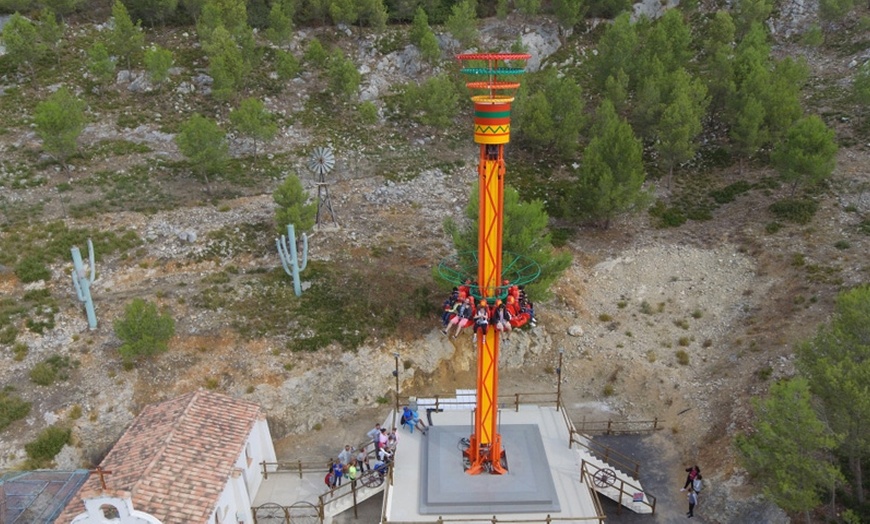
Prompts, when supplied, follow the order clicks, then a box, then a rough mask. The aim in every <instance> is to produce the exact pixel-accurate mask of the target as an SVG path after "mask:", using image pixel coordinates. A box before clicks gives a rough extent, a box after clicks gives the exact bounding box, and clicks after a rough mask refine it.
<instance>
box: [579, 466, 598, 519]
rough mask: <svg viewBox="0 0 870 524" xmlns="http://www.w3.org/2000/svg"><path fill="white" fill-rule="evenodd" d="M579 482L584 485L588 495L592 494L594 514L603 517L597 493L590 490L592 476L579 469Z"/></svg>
mask: <svg viewBox="0 0 870 524" xmlns="http://www.w3.org/2000/svg"><path fill="white" fill-rule="evenodd" d="M580 482H581V483H583V484H586V488H587V489H588V490H589V493H592V505H593V506H595V512H596V513H598V514H599V515H604V508H603V507H602V506H601V499H599V498H598V492H597V491H595V490H594V489H592V486H593V482H592V475H591V474H590V473H589V472H588V471H587V470H586V468H584V467H583V465H582V463H581V467H580Z"/></svg>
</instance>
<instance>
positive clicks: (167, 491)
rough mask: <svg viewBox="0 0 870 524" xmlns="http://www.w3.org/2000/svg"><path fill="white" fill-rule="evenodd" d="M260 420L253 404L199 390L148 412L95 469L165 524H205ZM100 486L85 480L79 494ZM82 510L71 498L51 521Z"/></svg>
mask: <svg viewBox="0 0 870 524" xmlns="http://www.w3.org/2000/svg"><path fill="white" fill-rule="evenodd" d="M259 415H260V407H259V406H257V405H256V404H253V403H251V402H247V401H243V400H237V399H234V398H232V397H228V396H226V395H221V394H219V393H215V392H212V391H208V390H203V389H201V390H199V391H195V392H192V393H188V394H186V395H182V396H180V397H177V398H174V399H171V400H167V401H164V402H160V403H158V404H152V405H150V406H147V407H146V408H145V409H144V410H142V413H140V414H139V416H138V417H136V419H135V420H133V423H132V424H131V425H130V427H129V428H128V429H127V431H126V432H124V434H123V435H122V436H121V438H120V439H119V440H118V442H117V443H116V444H115V446H114V447H113V448H112V451H110V452H109V454H108V455H107V456H106V458H105V459H104V460H103V462H102V463H101V464H100V465H101V466H102V467H103V469H105V470H109V471H112V472H113V473H112V474H111V475H107V476H106V484H107V485H108V486H109V488H111V489H122V490H126V491H129V492H131V493H132V494H133V507H134V508H135V509H137V510H140V511H145V512H147V513H150V514H151V515H153V516H155V517H156V518H158V519H160V520H161V521H162V522H163V523H164V524H197V523H203V524H206V523H207V522H208V518H209V516H211V512H212V511H213V510H214V507H215V505H216V504H217V501H218V498H219V497H220V493H221V491H223V488H224V485H225V484H226V482H227V479H228V478H229V477H230V475H231V473H232V471H233V467H234V465H235V462H236V459H237V458H238V457H239V455H240V454H241V453H242V451H243V450H244V446H245V442H246V440H247V438H248V435H249V434H250V432H251V429H252V427H253V425H254V423H255V422H256V421H257V418H258V417H259ZM99 487H100V481H99V477H97V476H96V475H91V478H89V479H88V481H87V482H86V483H85V485H84V486H83V487H82V490H81V491H80V492H79V493H83V492H84V491H85V490H89V489H97V490H98V489H99ZM82 511H84V505H83V504H82V502H81V499H80V497H79V496H78V495H77V496H76V497H75V498H74V499H73V501H72V502H70V504H69V505H68V506H67V508H66V509H65V510H64V512H63V514H61V516H60V518H59V519H58V520H57V522H58V523H60V524H65V523H67V522H70V521H71V520H72V519H73V518H74V517H75V516H76V515H78V514H79V513H81V512H82Z"/></svg>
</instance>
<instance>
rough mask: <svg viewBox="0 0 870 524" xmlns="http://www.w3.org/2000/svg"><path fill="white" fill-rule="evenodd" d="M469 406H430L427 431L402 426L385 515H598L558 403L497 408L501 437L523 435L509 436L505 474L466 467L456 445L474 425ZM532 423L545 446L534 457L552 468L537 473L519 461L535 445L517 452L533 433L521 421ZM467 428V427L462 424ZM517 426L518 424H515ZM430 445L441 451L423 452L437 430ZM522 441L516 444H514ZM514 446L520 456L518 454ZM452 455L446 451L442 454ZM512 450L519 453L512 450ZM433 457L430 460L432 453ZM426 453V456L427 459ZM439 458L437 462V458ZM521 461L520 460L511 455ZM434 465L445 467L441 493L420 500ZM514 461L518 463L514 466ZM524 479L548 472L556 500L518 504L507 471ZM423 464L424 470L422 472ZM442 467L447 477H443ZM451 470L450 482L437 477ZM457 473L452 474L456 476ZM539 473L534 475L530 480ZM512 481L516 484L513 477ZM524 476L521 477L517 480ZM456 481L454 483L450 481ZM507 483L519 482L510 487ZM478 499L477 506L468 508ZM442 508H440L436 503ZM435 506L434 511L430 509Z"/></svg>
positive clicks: (504, 518) (465, 518)
mask: <svg viewBox="0 0 870 524" xmlns="http://www.w3.org/2000/svg"><path fill="white" fill-rule="evenodd" d="M470 420H471V413H470V412H469V411H458V410H457V411H445V412H442V413H433V414H432V423H433V426H434V427H433V428H432V429H431V430H430V432H429V434H428V435H427V436H423V435H421V434H420V432H415V433H413V434H410V433H408V432H407V431H405V430H404V429H403V430H401V431H402V433H401V436H400V440H399V445H398V448H397V452H396V461H395V469H394V473H393V475H394V479H393V485H392V486H390V487H389V488H388V490H387V491H386V497H387V500H386V503H385V506H384V507H385V515H384V517H385V521H386V522H387V523H390V522H395V523H399V522H401V523H406V524H412V523H431V522H437V520H438V518H439V517H441V516H442V515H443V516H444V518H443V521H444V522H450V523H465V522H469V523H470V522H477V523H479V522H481V521H482V519H483V520H486V521H491V518H492V517H493V516H495V517H497V521H498V522H510V521H515V522H535V521H537V522H544V521H546V519H547V518H548V517H549V518H551V519H552V521H553V522H559V523H580V522H585V523H588V522H596V521H598V520H599V517H603V515H598V512H597V510H596V506H595V503H594V499H593V497H594V495H593V493H592V492H591V491H590V490H589V488H588V486H587V485H586V484H583V483H581V482H580V460H581V459H580V454H579V453H578V452H577V451H576V450H574V449H571V448H569V447H568V441H569V433H568V428H567V427H566V425H565V421H564V419H563V416H562V413H560V412H558V411H556V409H555V408H554V407H542V406H534V405H521V406H520V409H519V411H514V410H513V409H503V410H501V411H500V422H501V426H500V429H499V432H500V434H501V435H502V438H503V439H505V438H508V435H512V434H514V435H518V437H516V438H518V439H519V440H518V441H516V442H514V443H508V442H505V449H506V453H507V459H508V467H509V469H510V471H509V473H508V475H507V476H505V475H501V476H499V475H489V474H486V473H484V474H480V475H475V476H471V475H467V474H466V473H465V472H464V471H463V467H462V461H461V459H460V457H461V455H460V454H459V453H460V451H459V448H458V447H457V443H458V438H459V437H460V436H464V437H467V436H469V435H470V433H471V425H470ZM529 425H530V426H534V427H535V428H536V429H537V430H538V438H539V439H540V447H541V448H542V449H543V456H544V458H543V459H540V460H537V459H536V461H537V462H539V463H541V464H546V465H547V469H548V474H543V476H542V478H538V477H535V475H537V474H539V473H533V472H531V471H532V470H529V469H526V468H527V467H531V466H530V465H529V464H525V465H524V464H521V461H522V460H528V461H531V460H532V458H533V457H535V455H534V452H529V453H530V454H527V455H526V458H525V459H523V458H522V457H523V455H522V454H521V453H520V452H519V449H518V447H519V446H524V445H527V443H528V440H526V441H525V442H523V439H528V438H529V436H528V435H529V434H528V433H526V430H524V429H522V426H529ZM463 428H464V429H463ZM512 428H516V430H517V431H516V432H515V431H513V429H512ZM439 432H440V433H441V435H442V437H441V438H436V439H433V443H432V444H429V447H433V448H435V447H443V448H444V451H443V453H444V454H443V455H440V458H439V455H437V454H436V455H435V456H434V457H433V456H431V455H430V453H431V452H425V453H424V447H425V446H426V445H424V439H428V438H429V437H433V436H437V435H438V434H439ZM514 448H517V449H514ZM515 453H516V456H515V455H514V454H515ZM444 457H447V458H444ZM514 457H515V458H514ZM430 458H431V460H430ZM424 460H428V463H425V464H424V463H423V461H424ZM436 461H437V462H436ZM514 461H516V462H514ZM430 468H434V470H435V471H439V472H440V473H437V474H436V480H435V482H437V483H442V486H441V488H442V492H441V496H440V498H438V497H436V499H435V500H436V502H437V503H436V504H431V503H428V504H421V500H422V497H421V493H422V492H423V491H422V490H424V489H428V488H427V487H426V486H427V482H431V477H430V475H429V474H428V470H429V469H430ZM515 468H516V469H515ZM522 471H525V473H523V476H522V478H524V479H527V480H526V481H527V482H545V483H546V481H547V479H548V480H549V482H551V483H552V490H553V491H552V493H554V494H555V496H554V497H552V501H551V502H550V504H552V505H551V506H549V509H545V508H543V507H538V508H532V507H526V508H521V507H517V506H514V505H513V504H511V502H513V501H514V500H516V499H518V498H519V495H518V493H517V491H518V490H520V488H521V485H520V484H518V483H516V482H517V481H516V480H514V479H512V478H510V475H511V474H512V473H513V474H514V475H515V477H514V478H518V477H520V472H522ZM423 472H426V473H427V474H426V475H422V474H421V473H423ZM437 475H441V476H442V477H438V476H437ZM439 478H446V479H447V481H446V482H442V481H441V480H438V479H439ZM451 479H452V480H451ZM528 479H534V480H528ZM512 482H514V483H515V484H514V485H513V487H511V483H512ZM520 482H522V481H520ZM453 483H455V485H454V484H453ZM510 490H514V492H513V493H512V494H511V493H509V492H510ZM547 493H548V490H547V489H544V490H543V491H542V492H541V493H540V494H537V495H534V494H526V496H525V498H527V499H534V498H536V497H541V498H546V497H549V496H550V495H547ZM451 500H453V501H456V502H457V505H458V506H459V509H458V510H453V509H451V508H450V502H451ZM475 503H479V504H480V506H481V507H480V508H471V507H470V506H471V505H474V504H475ZM438 508H441V511H438ZM432 509H435V512H432Z"/></svg>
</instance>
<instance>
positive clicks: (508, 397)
mask: <svg viewBox="0 0 870 524" xmlns="http://www.w3.org/2000/svg"><path fill="white" fill-rule="evenodd" d="M529 397H544V398H548V399H552V400H547V401H546V403H548V404H549V403H551V402H552V403H553V404H554V405H555V404H556V402H557V395H556V393H550V392H528V393H504V394H501V395H499V396H498V398H497V399H496V404H498V406H499V407H507V406H513V407H514V410H516V411H519V407H520V405H522V404H540V403H541V401H540V400H538V401H535V400H533V399H529ZM426 398H430V399H433V400H434V402H435V403H434V407H433V409H436V410H438V409H443V408H444V406H463V405H466V404H468V402H467V401H462V400H457V399H456V393H455V392H454V393H448V394H437V395H431V396H428V397H426ZM410 399H411V396H400V397H399V404H407V403H408V401H409V400H410ZM416 400H417V402H418V404H419V402H420V399H419V398H416Z"/></svg>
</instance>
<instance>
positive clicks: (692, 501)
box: [686, 489, 698, 518]
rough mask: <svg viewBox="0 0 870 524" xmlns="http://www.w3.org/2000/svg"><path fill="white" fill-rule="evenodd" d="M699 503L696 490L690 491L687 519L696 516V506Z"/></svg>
mask: <svg viewBox="0 0 870 524" xmlns="http://www.w3.org/2000/svg"><path fill="white" fill-rule="evenodd" d="M697 503H698V494H697V493H695V490H693V489H690V490H689V512H688V513H686V517H688V518H692V517H694V516H695V504H697Z"/></svg>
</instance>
